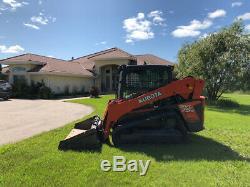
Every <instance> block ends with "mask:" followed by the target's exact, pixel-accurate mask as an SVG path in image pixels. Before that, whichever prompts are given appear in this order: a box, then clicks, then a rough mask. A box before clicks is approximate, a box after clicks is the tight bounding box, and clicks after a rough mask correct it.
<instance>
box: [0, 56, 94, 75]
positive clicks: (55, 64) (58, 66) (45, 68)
mask: <svg viewBox="0 0 250 187" xmlns="http://www.w3.org/2000/svg"><path fill="white" fill-rule="evenodd" d="M27 61H33V62H41V64H42V65H40V66H37V67H35V68H34V69H32V70H30V71H29V72H40V73H41V72H42V73H46V72H48V73H64V74H72V75H81V76H90V77H91V76H93V74H92V73H91V72H90V71H88V70H86V69H85V68H84V67H83V66H82V65H81V64H80V63H78V62H69V61H66V60H62V59H57V58H52V57H46V56H41V55H35V54H30V53H27V54H23V55H19V56H15V57H10V58H7V59H3V60H0V62H1V63H4V62H27Z"/></svg>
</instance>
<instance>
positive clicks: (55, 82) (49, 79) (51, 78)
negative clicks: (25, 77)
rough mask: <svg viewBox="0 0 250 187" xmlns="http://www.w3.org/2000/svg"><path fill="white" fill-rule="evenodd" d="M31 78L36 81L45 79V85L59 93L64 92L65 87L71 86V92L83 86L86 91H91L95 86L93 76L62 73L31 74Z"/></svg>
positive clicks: (79, 89) (80, 89)
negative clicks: (63, 74)
mask: <svg viewBox="0 0 250 187" xmlns="http://www.w3.org/2000/svg"><path fill="white" fill-rule="evenodd" d="M31 80H33V81H34V82H41V81H42V80H43V81H44V83H45V85H46V86H48V87H49V88H51V90H52V91H53V92H54V93H56V94H58V93H64V92H65V88H66V87H68V88H69V92H70V93H72V92H74V91H77V92H79V91H82V89H83V87H84V90H85V91H89V90H90V88H91V86H93V79H92V78H85V77H71V76H60V75H31Z"/></svg>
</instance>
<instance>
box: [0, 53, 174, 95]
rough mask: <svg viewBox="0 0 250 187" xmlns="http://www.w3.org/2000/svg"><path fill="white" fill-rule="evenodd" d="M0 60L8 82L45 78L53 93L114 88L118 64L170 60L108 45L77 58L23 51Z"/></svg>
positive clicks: (165, 61)
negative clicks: (63, 57)
mask: <svg viewBox="0 0 250 187" xmlns="http://www.w3.org/2000/svg"><path fill="white" fill-rule="evenodd" d="M0 64H5V65H8V70H6V68H5V72H4V73H5V74H7V75H8V79H9V82H10V83H12V84H13V83H15V82H16V81H19V80H24V81H26V82H27V84H31V82H34V83H36V82H44V83H45V85H46V86H48V87H49V88H51V90H52V91H53V92H54V93H56V94H59V93H63V92H64V91H65V89H66V88H67V89H68V90H69V92H74V91H78V92H79V91H81V90H83V89H84V90H85V91H89V90H90V88H91V87H92V86H96V87H97V88H99V90H101V92H112V91H114V90H116V85H117V81H118V70H117V67H118V66H119V65H123V64H127V65H143V64H158V65H159V64H161V65H173V63H171V62H169V61H167V60H164V59H162V58H159V57H157V56H154V55H151V54H146V55H132V54H129V53H127V52H125V51H123V50H121V49H119V48H111V49H107V50H103V51H100V52H97V53H94V54H90V55H86V56H83V57H79V58H76V59H73V58H72V59H71V60H69V61H67V60H61V59H56V58H52V57H46V56H41V55H36V54H29V53H28V54H23V55H19V56H14V57H10V58H7V59H3V60H0Z"/></svg>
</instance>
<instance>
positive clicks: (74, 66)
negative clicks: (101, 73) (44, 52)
mask: <svg viewBox="0 0 250 187" xmlns="http://www.w3.org/2000/svg"><path fill="white" fill-rule="evenodd" d="M39 72H44V73H46V72H50V73H66V74H72V75H83V76H88V77H92V76H93V74H92V73H91V72H90V71H88V70H86V69H85V68H84V67H83V66H82V65H81V64H80V63H79V62H65V63H62V62H48V63H47V64H46V65H45V66H43V67H41V69H40V70H39Z"/></svg>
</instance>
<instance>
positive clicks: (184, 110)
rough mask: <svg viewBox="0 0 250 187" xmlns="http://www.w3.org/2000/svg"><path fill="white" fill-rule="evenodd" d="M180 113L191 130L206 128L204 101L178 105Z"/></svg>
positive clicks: (196, 130)
mask: <svg viewBox="0 0 250 187" xmlns="http://www.w3.org/2000/svg"><path fill="white" fill-rule="evenodd" d="M178 108H179V110H180V113H181V115H182V117H183V119H184V121H185V124H186V126H187V128H188V131H190V132H198V131H201V130H203V129H204V102H203V101H201V100H200V101H192V102H187V103H183V104H180V105H178Z"/></svg>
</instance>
